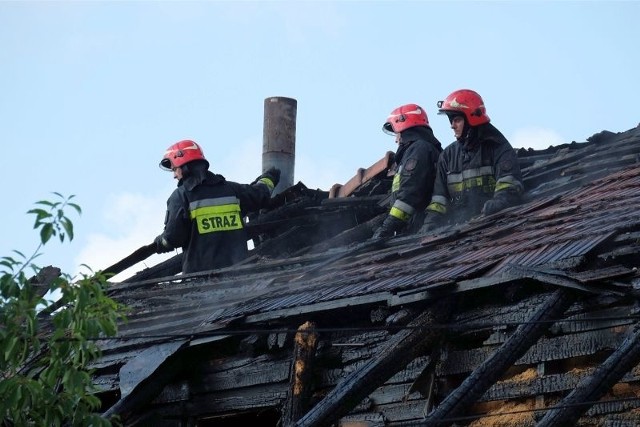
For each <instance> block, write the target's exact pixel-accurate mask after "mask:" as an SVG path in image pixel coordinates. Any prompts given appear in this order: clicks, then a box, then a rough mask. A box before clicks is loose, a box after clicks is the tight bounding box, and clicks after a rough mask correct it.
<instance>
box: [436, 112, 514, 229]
mask: <svg viewBox="0 0 640 427" xmlns="http://www.w3.org/2000/svg"><path fill="white" fill-rule="evenodd" d="M522 191H523V185H522V176H521V173H520V164H519V163H518V158H517V155H516V152H515V150H514V149H513V148H512V147H511V144H509V141H507V139H506V138H505V137H504V136H503V135H502V133H501V132H500V131H499V130H498V129H496V128H495V127H494V126H493V125H492V124H491V123H486V124H483V125H480V126H477V127H476V128H472V129H471V132H470V135H469V137H468V138H466V139H465V140H464V141H456V142H453V143H451V144H450V145H449V146H447V147H446V148H445V149H444V151H443V152H442V155H441V156H440V160H439V161H438V175H437V177H436V183H435V187H434V189H433V196H432V198H431V203H430V204H429V206H428V207H427V215H430V211H433V212H437V213H440V214H445V215H446V217H447V218H448V219H449V221H450V222H453V223H456V222H461V221H466V220H468V219H470V218H471V217H473V216H476V215H478V214H480V212H481V211H482V208H483V206H484V204H485V202H487V201H488V200H490V199H492V198H493V199H496V200H499V201H500V202H501V204H503V205H504V206H511V205H514V204H516V203H518V201H519V198H520V195H521V194H522Z"/></svg>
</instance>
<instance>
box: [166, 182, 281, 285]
mask: <svg viewBox="0 0 640 427" xmlns="http://www.w3.org/2000/svg"><path fill="white" fill-rule="evenodd" d="M181 184H182V183H179V184H178V188H176V189H175V190H174V191H173V193H172V194H171V196H170V197H169V199H168V200H167V215H166V219H165V229H164V232H163V237H164V238H165V239H166V241H167V242H168V243H169V244H170V245H171V246H173V247H182V250H183V258H182V272H183V273H193V272H196V271H205V270H213V269H216V268H222V267H227V266H229V265H232V264H235V263H237V262H239V261H242V260H243V259H245V258H246V257H247V254H248V248H247V240H248V238H247V233H246V230H245V228H244V218H245V216H246V215H247V214H248V213H249V212H255V211H258V210H259V209H261V208H262V207H264V206H266V204H267V203H268V201H269V199H270V197H271V189H270V188H269V186H268V185H267V184H265V183H263V182H260V181H258V182H256V183H255V184H252V185H248V184H239V183H236V182H232V181H227V180H225V179H224V177H223V176H221V175H215V174H213V173H211V172H207V173H206V178H204V179H202V180H201V181H198V182H196V183H195V184H194V183H192V184H191V185H181ZM187 187H188V188H187Z"/></svg>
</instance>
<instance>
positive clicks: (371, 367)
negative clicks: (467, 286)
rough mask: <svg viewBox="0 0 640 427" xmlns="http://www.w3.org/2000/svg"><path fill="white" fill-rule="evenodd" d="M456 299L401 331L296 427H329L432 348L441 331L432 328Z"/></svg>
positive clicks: (445, 301) (444, 302)
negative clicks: (427, 349)
mask: <svg viewBox="0 0 640 427" xmlns="http://www.w3.org/2000/svg"><path fill="white" fill-rule="evenodd" d="M453 305H454V300H453V299H452V298H444V299H443V300H440V301H438V302H437V303H436V304H434V305H433V306H432V307H430V308H429V309H427V310H426V311H425V312H423V313H422V314H420V315H419V316H418V317H417V318H415V319H414V320H413V321H412V322H410V323H409V325H408V326H407V328H405V329H403V330H401V331H400V332H398V333H397V334H396V335H395V336H394V337H393V338H392V339H390V340H389V341H388V343H387V345H386V346H385V347H384V348H383V349H381V350H380V352H379V353H378V354H377V355H376V356H374V357H372V358H371V359H369V360H368V361H367V362H366V363H365V364H363V365H362V366H361V367H360V368H359V369H356V370H355V371H353V372H352V373H351V374H350V375H348V376H347V377H346V378H345V379H344V380H343V381H342V382H341V383H340V384H338V385H337V386H336V387H335V388H334V389H333V390H332V391H331V392H330V393H329V394H327V395H326V396H325V398H324V399H323V400H322V401H320V402H319V403H318V404H317V405H316V406H314V407H313V408H312V409H311V410H310V411H309V412H308V413H307V414H306V415H305V416H304V417H303V418H301V419H300V420H299V421H298V422H297V423H296V424H295V426H296V427H303V426H304V427H316V426H328V425H331V424H332V423H333V422H335V421H336V420H338V419H339V418H340V417H341V416H343V415H346V414H347V413H348V412H349V411H350V410H352V409H353V408H354V407H355V406H357V405H358V403H360V401H362V399H364V398H365V397H366V396H367V395H369V394H370V393H371V392H372V391H374V390H375V389H376V388H378V387H379V386H380V385H382V384H384V382H385V381H387V380H388V379H389V378H390V377H391V376H392V375H393V374H395V373H396V372H397V371H399V370H401V369H403V368H404V367H405V366H406V365H407V364H408V363H409V362H410V361H412V360H413V359H415V358H416V357H417V356H418V355H419V354H421V353H422V352H424V350H425V349H426V348H430V347H432V345H433V343H434V342H435V341H436V340H437V339H438V338H439V337H440V333H441V331H440V330H439V329H437V328H433V327H432V325H433V324H434V323H442V322H444V321H446V319H447V318H448V317H449V316H450V315H451V314H452V311H453V310H452V307H453Z"/></svg>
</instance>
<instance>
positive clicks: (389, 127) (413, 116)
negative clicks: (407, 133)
mask: <svg viewBox="0 0 640 427" xmlns="http://www.w3.org/2000/svg"><path fill="white" fill-rule="evenodd" d="M414 126H429V119H428V118H427V113H426V112H425V111H424V110H423V109H422V108H421V107H420V106H419V105H416V104H407V105H403V106H402V107H398V108H396V109H395V110H393V111H392V112H391V114H389V117H387V121H386V122H385V124H384V125H382V131H383V132H384V133H388V134H390V135H393V134H395V133H400V132H402V131H403V130H407V129H409V128H412V127H414Z"/></svg>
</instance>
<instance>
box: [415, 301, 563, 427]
mask: <svg viewBox="0 0 640 427" xmlns="http://www.w3.org/2000/svg"><path fill="white" fill-rule="evenodd" d="M574 300H575V297H574V296H573V295H572V294H571V293H570V292H568V291H566V290H564V289H558V290H556V291H555V292H554V293H553V294H551V295H550V296H549V297H548V298H547V300H546V301H545V303H544V304H543V305H542V306H541V307H540V309H539V310H538V311H537V312H536V313H535V314H534V315H533V316H532V318H531V319H530V320H531V322H530V323H527V324H523V325H520V326H519V327H518V329H517V330H516V331H515V332H514V333H513V335H512V336H511V337H509V339H508V340H507V341H506V342H505V343H504V344H503V345H502V346H501V347H500V348H499V349H498V350H496V351H495V352H494V353H492V354H491V356H490V357H489V358H488V359H487V360H485V361H484V362H483V363H482V364H481V365H480V366H479V367H478V368H476V369H475V370H474V371H473V372H472V373H471V374H470V375H469V376H468V377H467V378H466V379H465V380H464V381H463V382H462V384H461V385H460V386H459V387H458V388H457V389H456V390H454V391H453V392H452V393H451V394H449V396H447V397H446V398H445V399H444V401H442V402H441V403H440V404H439V405H438V406H437V407H436V408H435V409H434V410H433V411H432V412H431V413H430V414H429V415H428V416H427V417H426V418H425V420H424V425H425V426H435V425H442V420H444V419H449V418H452V417H456V416H459V415H462V414H463V413H464V412H465V411H466V410H467V409H468V407H469V405H470V404H472V403H473V402H475V401H476V400H477V399H478V398H480V396H482V394H484V393H485V391H486V390H487V389H488V388H489V387H491V385H492V384H494V383H495V382H496V381H497V380H498V378H500V376H502V375H503V373H504V372H505V371H506V369H507V368H508V367H509V366H510V365H512V364H513V363H514V362H515V361H516V360H517V359H519V358H520V357H521V356H522V355H523V354H524V353H525V352H526V351H527V349H528V348H529V347H530V346H531V345H532V344H534V343H535V342H536V341H537V340H538V339H539V338H540V336H541V335H542V334H543V333H544V331H545V330H546V329H548V327H549V325H548V324H546V323H544V321H545V320H548V319H556V318H558V316H559V315H561V314H562V313H564V312H565V310H566V309H567V308H568V307H569V306H570V305H571V303H572V302H573V301H574ZM448 424H450V423H448Z"/></svg>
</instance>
